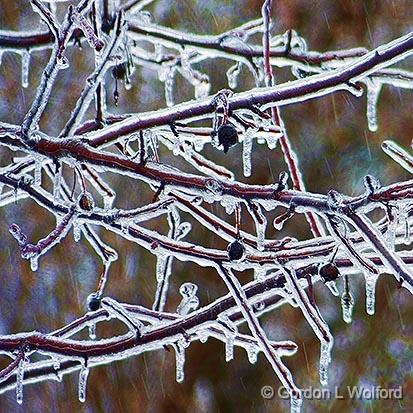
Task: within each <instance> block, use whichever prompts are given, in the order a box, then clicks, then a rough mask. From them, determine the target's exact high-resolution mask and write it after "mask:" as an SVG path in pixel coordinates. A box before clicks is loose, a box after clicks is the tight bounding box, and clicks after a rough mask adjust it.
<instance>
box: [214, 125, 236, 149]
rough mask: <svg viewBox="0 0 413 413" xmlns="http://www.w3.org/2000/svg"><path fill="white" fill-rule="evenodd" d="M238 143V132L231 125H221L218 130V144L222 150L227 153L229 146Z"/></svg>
mask: <svg viewBox="0 0 413 413" xmlns="http://www.w3.org/2000/svg"><path fill="white" fill-rule="evenodd" d="M237 142H238V132H237V129H236V128H235V126H233V125H231V124H227V125H221V126H220V127H219V128H218V143H219V144H220V145H222V147H223V148H224V152H225V153H227V152H228V149H229V148H230V147H231V146H234V145H235V144H236V143H237Z"/></svg>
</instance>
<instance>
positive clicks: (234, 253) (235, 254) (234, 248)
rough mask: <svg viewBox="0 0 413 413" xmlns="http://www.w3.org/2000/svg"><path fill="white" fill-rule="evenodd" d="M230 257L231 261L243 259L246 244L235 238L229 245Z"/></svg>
mask: <svg viewBox="0 0 413 413" xmlns="http://www.w3.org/2000/svg"><path fill="white" fill-rule="evenodd" d="M227 250H228V258H229V259H230V260H231V261H238V260H240V259H242V257H243V256H244V253H245V248H244V245H243V244H242V243H241V242H240V241H239V240H235V241H234V242H231V244H229V245H228V249H227Z"/></svg>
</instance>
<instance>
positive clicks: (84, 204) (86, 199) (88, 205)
mask: <svg viewBox="0 0 413 413" xmlns="http://www.w3.org/2000/svg"><path fill="white" fill-rule="evenodd" d="M94 206H95V201H94V200H93V198H92V195H91V194H90V193H89V192H84V193H83V194H81V195H80V197H79V207H80V208H81V209H83V210H84V211H91V210H92V209H93V207H94Z"/></svg>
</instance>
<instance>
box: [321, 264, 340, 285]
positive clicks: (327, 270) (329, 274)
mask: <svg viewBox="0 0 413 413" xmlns="http://www.w3.org/2000/svg"><path fill="white" fill-rule="evenodd" d="M319 273H320V276H321V278H322V279H323V281H324V282H328V281H334V280H335V279H337V278H338V277H339V275H340V272H339V270H338V268H337V266H335V265H334V264H332V263H331V262H330V263H328V264H324V265H323V266H321V267H320V269H319Z"/></svg>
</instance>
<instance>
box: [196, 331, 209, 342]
mask: <svg viewBox="0 0 413 413" xmlns="http://www.w3.org/2000/svg"><path fill="white" fill-rule="evenodd" d="M198 336H199V341H200V342H201V343H202V344H205V343H206V342H207V341H208V338H209V335H208V333H206V332H204V331H202V332H199V333H198Z"/></svg>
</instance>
